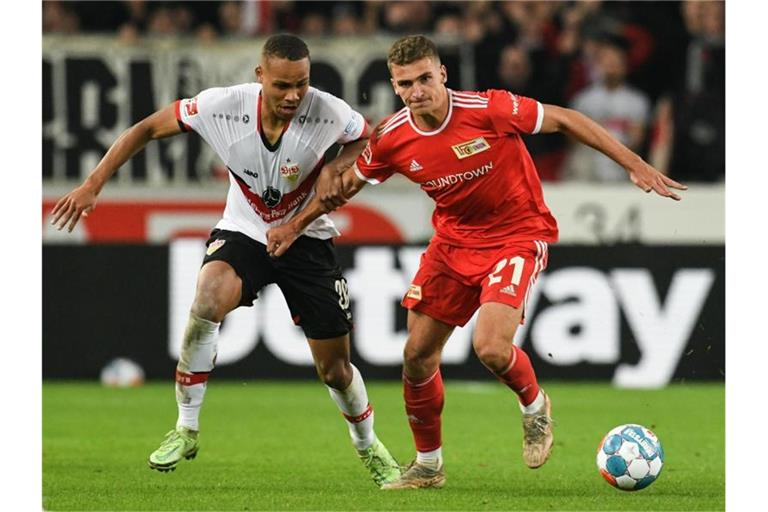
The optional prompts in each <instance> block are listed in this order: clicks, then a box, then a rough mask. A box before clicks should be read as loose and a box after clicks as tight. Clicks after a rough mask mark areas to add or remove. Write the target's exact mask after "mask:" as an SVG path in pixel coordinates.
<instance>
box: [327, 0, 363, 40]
mask: <svg viewBox="0 0 768 512" xmlns="http://www.w3.org/2000/svg"><path fill="white" fill-rule="evenodd" d="M331 32H332V33H333V35H334V36H339V37H346V36H354V35H358V34H360V33H361V32H362V22H361V17H360V13H359V12H358V10H357V9H355V7H354V6H353V5H350V4H349V2H338V3H337V5H334V7H333V9H332V10H331Z"/></svg>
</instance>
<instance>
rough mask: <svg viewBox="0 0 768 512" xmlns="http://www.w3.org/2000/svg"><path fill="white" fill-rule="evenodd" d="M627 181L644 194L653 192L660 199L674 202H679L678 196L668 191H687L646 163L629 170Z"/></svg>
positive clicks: (683, 186)
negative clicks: (663, 198)
mask: <svg viewBox="0 0 768 512" xmlns="http://www.w3.org/2000/svg"><path fill="white" fill-rule="evenodd" d="M629 179H630V180H632V183H634V184H635V185H636V186H637V187H638V188H640V189H641V190H643V191H644V192H646V193H650V192H651V191H654V192H656V193H657V194H659V195H660V196H662V197H670V198H672V199H674V200H675V201H679V200H680V196H679V195H677V194H675V193H674V192H673V191H672V190H670V189H677V190H688V187H687V186H686V185H683V184H681V183H678V182H676V181H675V180H673V179H672V178H670V177H669V176H665V175H664V174H662V173H661V172H659V171H657V170H656V169H654V168H653V167H651V166H650V165H649V164H647V163H646V162H642V163H641V164H640V165H638V166H636V167H635V168H633V169H630V170H629Z"/></svg>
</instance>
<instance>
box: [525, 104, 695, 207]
mask: <svg viewBox="0 0 768 512" xmlns="http://www.w3.org/2000/svg"><path fill="white" fill-rule="evenodd" d="M552 132H562V133H565V134H566V135H569V136H571V137H573V138H574V139H576V140H578V141H579V142H581V143H582V144H586V145H587V146H590V147H592V148H594V149H596V150H598V151H600V152H601V153H603V154H605V155H606V156H608V157H609V158H611V159H612V160H614V161H615V162H616V163H618V164H619V165H621V166H622V167H624V169H626V171H627V173H628V174H629V179H630V180H632V183H634V184H635V185H636V186H637V187H639V188H640V189H641V190H643V191H645V192H650V191H652V190H653V191H654V192H656V193H657V194H659V195H660V196H663V197H669V198H672V199H674V200H675V201H679V200H680V196H678V195H677V194H676V193H674V192H673V191H672V190H670V189H677V190H686V189H687V188H688V187H687V186H685V185H682V184H680V183H678V182H676V181H675V180H673V179H671V178H669V177H668V176H665V175H664V174H663V173H661V172H659V171H658V170H656V169H654V168H653V167H652V166H651V165H650V164H648V163H647V162H645V161H644V160H643V159H642V158H640V156H639V155H637V154H636V153H634V152H633V151H632V150H630V149H629V148H628V147H626V146H625V145H624V144H622V143H621V142H619V141H618V140H616V139H615V138H614V137H613V136H612V135H611V134H610V133H608V131H607V130H606V129H605V128H603V127H602V126H600V125H599V124H597V123H596V122H595V121H593V120H592V119H590V118H589V117H587V116H585V115H584V114H582V113H580V112H577V111H575V110H572V109H569V108H563V107H558V106H556V105H544V120H543V121H542V125H541V132H540V133H552Z"/></svg>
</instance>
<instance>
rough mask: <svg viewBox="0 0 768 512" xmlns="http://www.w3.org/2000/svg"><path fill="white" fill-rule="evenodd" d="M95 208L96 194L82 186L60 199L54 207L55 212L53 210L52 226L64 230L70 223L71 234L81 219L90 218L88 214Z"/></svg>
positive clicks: (68, 227)
mask: <svg viewBox="0 0 768 512" xmlns="http://www.w3.org/2000/svg"><path fill="white" fill-rule="evenodd" d="M95 208H96V193H95V192H93V191H92V190H91V189H90V187H88V186H87V185H80V186H79V187H77V188H76V189H75V190H73V191H72V192H70V193H69V194H67V195H65V196H64V197H62V198H61V199H59V202H58V203H56V206H54V207H53V210H51V215H53V219H52V220H51V224H53V225H54V226H56V227H57V229H59V230H62V229H63V228H64V226H67V223H69V226H67V231H69V232H70V233H71V232H72V230H73V229H75V226H76V225H77V222H78V221H79V220H80V217H81V216H83V217H88V214H89V213H91V212H92V211H93V210H94V209H95Z"/></svg>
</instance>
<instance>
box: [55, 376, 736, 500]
mask: <svg viewBox="0 0 768 512" xmlns="http://www.w3.org/2000/svg"><path fill="white" fill-rule="evenodd" d="M545 384H546V383H545ZM546 389H547V391H548V392H549V394H550V396H551V397H552V400H553V417H554V419H555V421H556V426H555V427H556V428H555V449H554V452H553V454H552V458H551V459H550V460H549V462H547V464H546V465H545V466H544V467H543V468H541V469H538V470H535V471H533V470H530V469H528V468H527V467H525V466H524V464H523V462H522V459H521V455H520V443H521V427H520V419H519V412H518V410H517V407H516V404H515V401H514V396H513V394H512V393H511V392H509V391H508V390H507V389H506V388H505V387H503V386H501V385H500V384H497V383H495V382H490V381H489V382H487V383H461V382H454V383H451V382H449V383H447V384H446V405H445V411H444V414H443V442H444V446H443V453H444V458H445V465H446V466H445V467H446V474H447V482H446V485H445V487H444V488H443V489H440V490H420V491H400V492H384V491H380V490H378V489H377V488H376V487H375V486H374V485H373V483H372V482H371V481H370V480H369V477H368V475H367V473H366V472H365V471H364V470H363V467H362V465H361V464H360V463H359V462H358V460H357V458H356V456H355V453H354V450H353V448H352V446H351V444H350V442H349V437H348V433H347V428H346V425H345V424H344V422H343V420H342V418H341V416H340V414H339V413H338V411H337V409H336V406H335V405H334V404H333V402H332V401H331V399H330V398H329V396H328V392H327V391H326V389H325V387H324V386H322V385H321V384H320V383H319V382H296V383H282V382H261V381H249V382H232V381H228V382H225V381H216V380H215V378H214V379H212V380H211V384H210V386H209V388H208V393H207V396H206V403H205V405H204V407H203V411H202V415H201V448H200V453H199V454H198V456H197V458H196V459H195V460H193V461H182V463H181V464H179V466H178V468H177V470H176V471H175V472H171V473H159V472H156V471H152V470H150V469H149V468H148V467H147V463H146V459H147V456H148V455H149V453H150V452H151V451H152V450H154V449H155V448H156V447H157V445H158V443H159V442H160V441H161V440H162V438H163V435H164V434H165V433H166V432H167V431H168V430H169V429H170V428H172V426H173V425H174V423H175V420H176V403H175V399H174V393H173V384H172V382H170V381H169V382H167V383H151V384H146V385H144V386H141V387H139V388H133V389H106V388H103V387H101V386H100V385H98V384H96V383H54V382H46V383H44V385H43V440H42V442H43V496H42V505H43V507H44V508H45V509H46V510H417V511H423V510H641V511H651V510H654V511H655V510H724V509H725V432H724V431H725V386H724V385H723V384H721V383H716V384H678V385H674V386H670V387H668V388H666V389H663V390H654V391H640V390H617V389H614V388H612V387H610V386H608V385H606V384H576V383H548V384H546ZM368 390H369V396H370V399H371V403H372V404H373V406H374V408H375V411H376V431H377V433H378V435H379V437H380V438H381V439H382V440H383V441H384V443H385V444H386V445H387V446H388V447H389V448H390V450H391V451H392V453H393V454H394V455H395V457H396V458H397V459H398V460H399V461H400V462H401V463H407V462H408V461H409V460H410V459H411V458H412V457H413V455H414V448H413V444H412V440H411V433H410V430H409V429H408V426H407V423H406V419H405V414H404V409H403V403H402V392H401V386H400V384H399V383H395V382H391V383H377V382H370V383H368ZM622 423H640V424H643V425H645V426H647V427H649V428H651V429H652V430H654V431H655V432H656V434H657V435H658V436H659V439H660V440H661V442H662V444H663V446H664V450H665V452H666V464H665V466H664V469H663V470H662V473H661V476H660V478H659V480H657V481H656V482H655V483H654V484H653V485H651V486H650V487H649V488H647V489H645V490H642V491H639V492H633V493H627V492H622V491H619V490H616V489H614V488H612V487H610V486H609V485H608V484H607V483H605V482H604V481H603V480H602V478H601V477H600V475H599V473H598V471H597V468H596V467H595V453H596V449H597V445H598V443H599V442H600V440H601V439H602V437H603V435H604V434H605V433H606V432H607V431H608V430H609V429H611V428H612V427H614V426H617V425H619V424H622Z"/></svg>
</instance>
